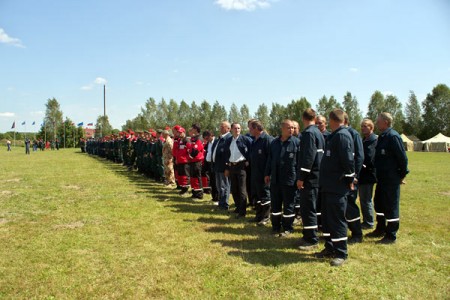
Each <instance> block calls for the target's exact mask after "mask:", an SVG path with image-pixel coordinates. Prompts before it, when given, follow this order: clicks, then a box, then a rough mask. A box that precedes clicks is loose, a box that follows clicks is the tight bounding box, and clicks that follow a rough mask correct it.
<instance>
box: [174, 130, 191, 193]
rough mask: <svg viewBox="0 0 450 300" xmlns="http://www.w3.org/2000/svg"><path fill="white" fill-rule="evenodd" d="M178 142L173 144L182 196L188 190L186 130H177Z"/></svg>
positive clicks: (188, 173)
mask: <svg viewBox="0 0 450 300" xmlns="http://www.w3.org/2000/svg"><path fill="white" fill-rule="evenodd" d="M178 134H179V140H178V142H177V143H176V144H174V147H173V148H174V153H175V155H176V156H175V157H176V159H177V170H178V184H179V185H180V187H181V191H180V195H184V194H186V193H187V191H188V190H189V177H190V168H189V167H190V166H189V153H188V151H187V147H186V145H187V143H188V139H187V138H186V130H185V129H184V128H183V127H180V128H179V129H178Z"/></svg>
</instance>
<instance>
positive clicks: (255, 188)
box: [248, 120, 273, 226]
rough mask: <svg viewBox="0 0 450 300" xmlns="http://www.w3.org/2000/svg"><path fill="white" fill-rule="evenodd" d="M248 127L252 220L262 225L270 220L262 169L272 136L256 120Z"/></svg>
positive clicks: (266, 186)
mask: <svg viewBox="0 0 450 300" xmlns="http://www.w3.org/2000/svg"><path fill="white" fill-rule="evenodd" d="M248 129H249V132H250V134H251V135H252V137H253V142H252V146H251V149H250V169H251V193H252V195H251V198H252V199H255V200H256V203H255V209H256V216H255V219H253V221H255V222H257V223H258V225H259V226H264V225H266V224H267V223H268V222H269V221H270V186H269V185H268V184H266V183H265V182H264V171H265V167H266V163H267V159H268V156H269V151H270V143H272V141H273V137H271V136H270V135H268V134H267V133H266V132H265V131H264V127H263V125H262V123H261V122H260V121H258V120H252V121H251V122H250V124H249V125H248Z"/></svg>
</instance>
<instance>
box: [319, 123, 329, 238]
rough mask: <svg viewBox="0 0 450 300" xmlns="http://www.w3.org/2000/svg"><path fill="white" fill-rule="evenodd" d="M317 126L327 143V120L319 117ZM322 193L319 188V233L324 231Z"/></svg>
mask: <svg viewBox="0 0 450 300" xmlns="http://www.w3.org/2000/svg"><path fill="white" fill-rule="evenodd" d="M316 125H317V128H318V129H319V131H320V133H322V136H323V138H324V139H325V142H326V141H327V137H328V136H329V135H330V132H329V131H328V130H327V118H326V117H325V116H322V115H318V116H317V117H316ZM321 199H322V193H321V192H320V187H319V196H318V197H317V205H316V211H317V224H318V226H319V231H320V230H322V208H321V207H322V205H321V203H322V200H321Z"/></svg>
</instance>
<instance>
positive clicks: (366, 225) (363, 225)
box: [361, 223, 373, 230]
mask: <svg viewBox="0 0 450 300" xmlns="http://www.w3.org/2000/svg"><path fill="white" fill-rule="evenodd" d="M361 229H364V230H368V229H373V225H370V224H367V223H362V224H361Z"/></svg>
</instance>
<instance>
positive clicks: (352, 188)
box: [350, 182, 355, 191]
mask: <svg viewBox="0 0 450 300" xmlns="http://www.w3.org/2000/svg"><path fill="white" fill-rule="evenodd" d="M350 190H351V191H354V190H355V184H354V183H353V182H352V183H350Z"/></svg>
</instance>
